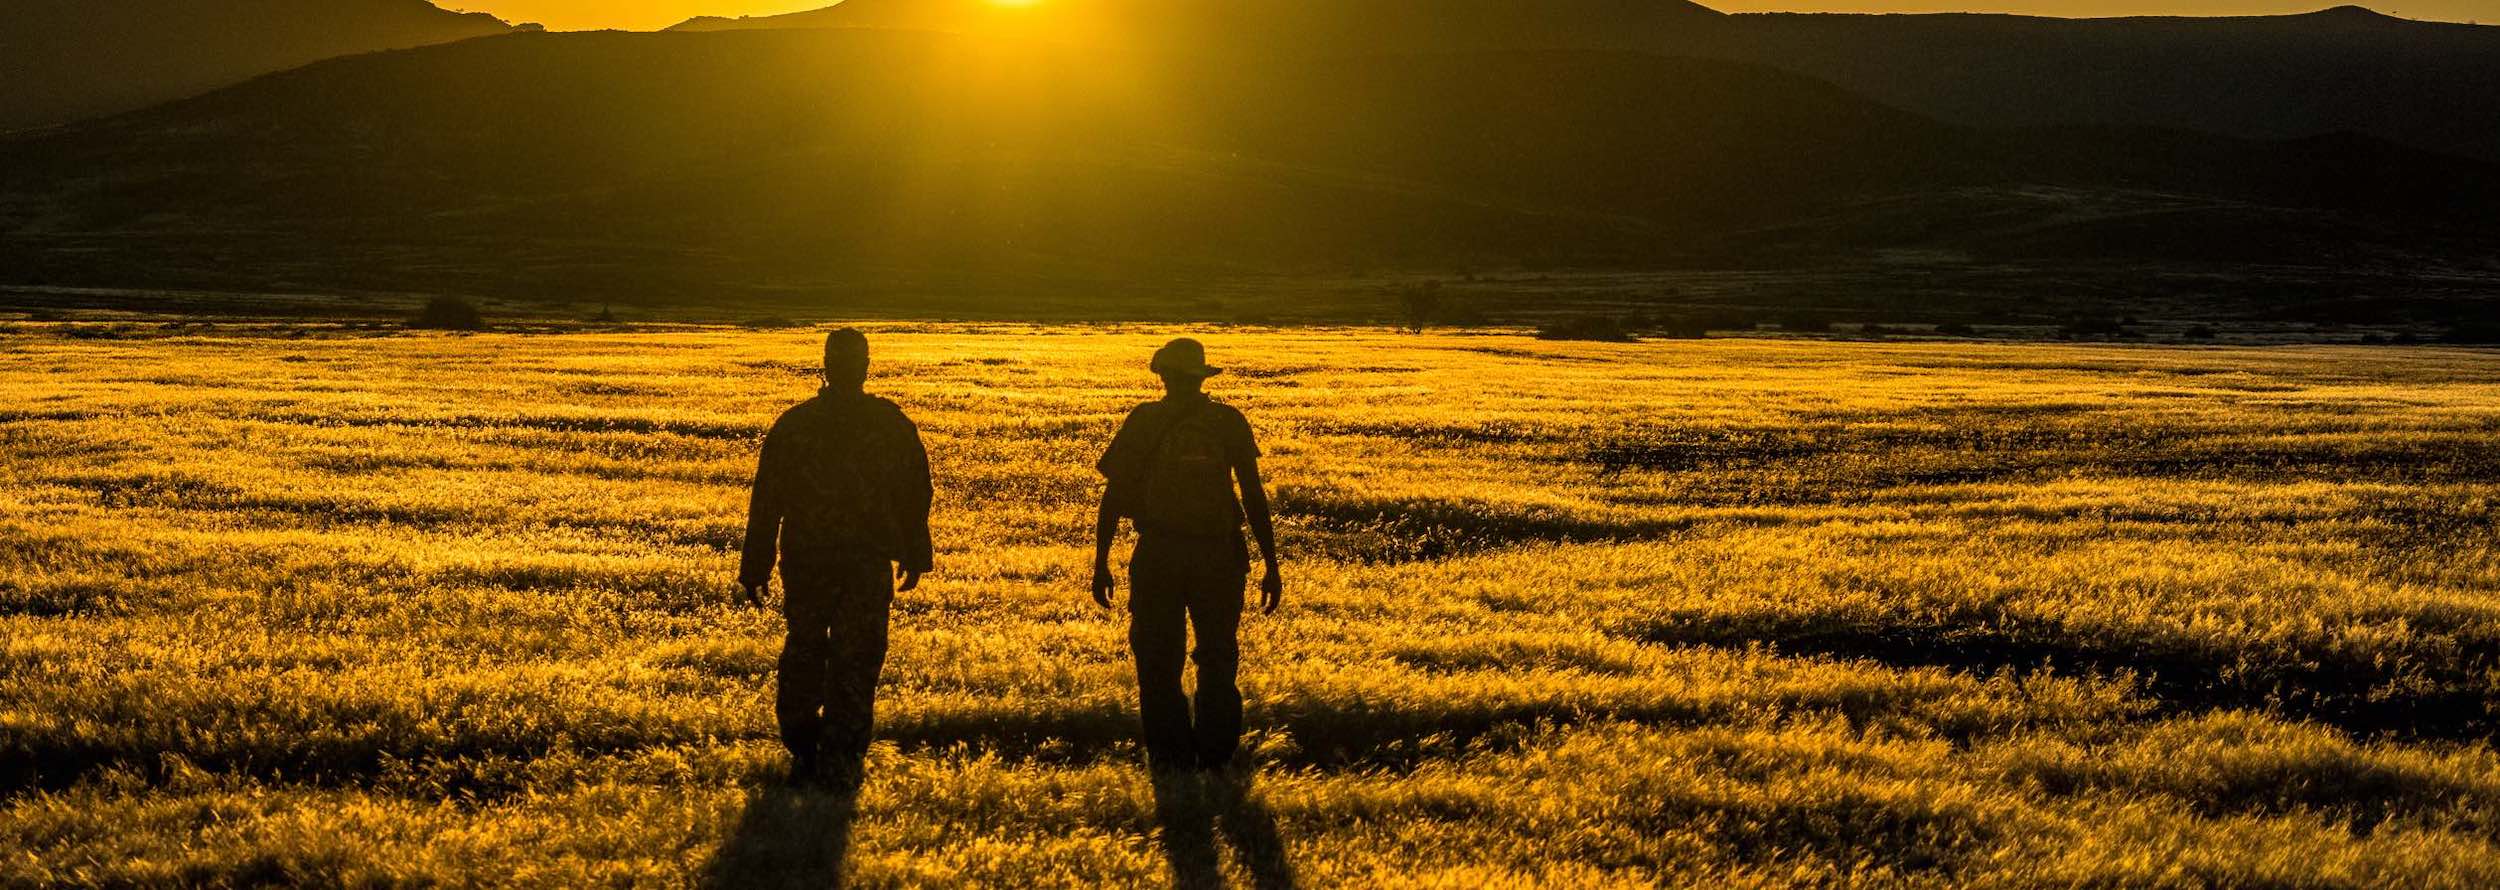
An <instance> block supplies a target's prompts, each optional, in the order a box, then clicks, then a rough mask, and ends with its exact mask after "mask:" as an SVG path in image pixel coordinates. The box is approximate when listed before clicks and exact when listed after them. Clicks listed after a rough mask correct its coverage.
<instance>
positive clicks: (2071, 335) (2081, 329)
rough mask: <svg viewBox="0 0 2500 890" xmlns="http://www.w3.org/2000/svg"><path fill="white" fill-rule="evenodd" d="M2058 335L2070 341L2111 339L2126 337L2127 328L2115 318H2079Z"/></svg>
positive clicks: (2060, 330) (2061, 329)
mask: <svg viewBox="0 0 2500 890" xmlns="http://www.w3.org/2000/svg"><path fill="white" fill-rule="evenodd" d="M2057 333H2058V335H2059V336H2062V337H2065V338H2066V339H2068V340H2092V339H2109V338H2114V337H2124V336H2126V335H2127V326H2126V325H2125V324H2123V323H2121V322H2120V321H2119V320H2118V319H2115V318H2078V319H2075V320H2073V321H2070V322H2067V323H2066V326H2065V327H2062V328H2059V329H2058V332H2057Z"/></svg>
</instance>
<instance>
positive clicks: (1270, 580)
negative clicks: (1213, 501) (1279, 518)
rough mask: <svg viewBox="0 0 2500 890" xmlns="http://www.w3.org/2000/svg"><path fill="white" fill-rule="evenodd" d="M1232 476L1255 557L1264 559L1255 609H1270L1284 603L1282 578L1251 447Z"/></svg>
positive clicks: (1273, 530)
mask: <svg viewBox="0 0 2500 890" xmlns="http://www.w3.org/2000/svg"><path fill="white" fill-rule="evenodd" d="M1233 478H1234V479H1235V480H1236V481H1238V482H1240V483H1241V511H1242V513H1244V514H1246V515H1247V516H1248V517H1249V519H1250V536H1251V537H1253V538H1256V539H1258V542H1259V556H1260V557H1261V558H1263V559H1265V560H1266V561H1267V575H1266V576H1265V577H1262V578H1260V579H1259V608H1260V609H1262V610H1264V611H1268V612H1274V611H1276V608H1277V607H1278V606H1281V605H1284V603H1285V577H1284V575H1282V574H1280V573H1279V570H1278V563H1279V561H1280V560H1279V559H1278V557H1277V554H1276V518H1275V516H1274V514H1272V513H1271V512H1270V511H1269V509H1268V506H1267V484H1266V483H1265V482H1264V481H1262V480H1261V479H1260V478H1259V455H1258V452H1257V451H1256V450H1255V449H1254V450H1252V451H1250V452H1248V453H1245V454H1243V455H1241V457H1240V458H1239V459H1238V460H1237V461H1236V462H1235V463H1234V464H1233Z"/></svg>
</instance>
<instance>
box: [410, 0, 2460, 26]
mask: <svg viewBox="0 0 2500 890" xmlns="http://www.w3.org/2000/svg"><path fill="white" fill-rule="evenodd" d="M1039 2H1043V3H1047V2H1050V0H1039ZM2341 2H2345V0H1701V3H1702V5H1704V6H1708V7H1711V8H1713V9H1718V10H1723V11H1727V12H1766V11H1776V12H2017V13H2025V14H2030V15H2063V16H2103V15H2268V14H2275V13H2286V12H2308V11H2311V10H2315V9H2319V8H2322V7H2326V6H2333V5H2337V4H2338V3H2341ZM2359 2H2360V5H2363V6H2368V7H2370V8H2372V9H2376V10H2378V11H2380V12H2384V13H2388V14H2390V15H2400V16H2404V17H2406V18H2417V19H2442V20H2448V21H2481V22H2484V23H2486V24H2500V0H2359ZM441 5H442V6H445V7H450V8H456V9H464V10H471V11H480V12H491V13H494V14H495V15H498V16H501V17H503V18H504V19H505V20H508V21H515V22H537V23H539V24H542V25H546V26H547V27H549V28H553V29H556V30H578V29H588V28H630V29H637V30H641V29H652V28H665V27H668V26H669V25H673V24H676V23H678V22H682V21H685V20H686V19H689V18H692V17H694V16H698V15H727V16H737V15H773V14H777V13H784V12H798V11H800V10H805V9H815V8H817V7H821V6H830V5H832V0H442V2H441Z"/></svg>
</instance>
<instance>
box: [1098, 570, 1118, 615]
mask: <svg viewBox="0 0 2500 890" xmlns="http://www.w3.org/2000/svg"><path fill="white" fill-rule="evenodd" d="M1119 589H1120V582H1119V581H1118V580H1116V579H1113V578H1112V577H1111V564H1110V563H1104V562H1098V563H1095V564H1094V605H1097V606H1101V607H1103V608H1105V609H1108V608H1111V594H1112V593H1113V592H1115V591H1118V590H1119Z"/></svg>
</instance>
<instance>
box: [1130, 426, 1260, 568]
mask: <svg viewBox="0 0 2500 890" xmlns="http://www.w3.org/2000/svg"><path fill="white" fill-rule="evenodd" d="M1258 456H1259V444H1258V437H1257V435H1256V434H1254V433H1252V432H1251V430H1250V420H1249V418H1246V417H1243V416H1242V414H1241V411H1240V410H1238V409H1235V408H1234V407H1232V406H1230V405H1226V404H1224V403H1222V402H1218V401H1215V400H1213V399H1209V398H1206V397H1204V396H1200V397H1196V398H1188V399H1179V400H1175V399H1168V398H1167V399H1164V400H1162V401H1157V402H1147V403H1146V404H1143V405H1139V406H1137V408H1136V409H1135V410H1133V411H1130V412H1129V415H1128V420H1127V421H1125V422H1123V423H1121V424H1120V431H1119V433H1118V434H1117V435H1114V436H1112V437H1111V447H1110V448H1108V449H1106V450H1104V452H1103V455H1102V461H1101V462H1100V463H1099V464H1097V465H1096V468H1097V469H1099V470H1101V471H1102V474H1103V476H1104V478H1106V479H1108V480H1110V485H1111V491H1110V492H1109V493H1108V494H1107V496H1108V497H1110V498H1111V500H1112V504H1113V509H1114V510H1115V511H1116V512H1118V513H1119V515H1122V516H1126V517H1128V518H1129V519H1131V520H1133V521H1135V522H1136V523H1137V528H1138V530H1139V531H1140V532H1141V533H1167V534H1183V535H1205V536H1217V535H1231V536H1233V537H1236V538H1238V532H1239V530H1240V528H1241V522H1242V511H1241V498H1240V497H1239V496H1238V495H1237V494H1236V493H1235V491H1234V489H1233V478H1234V473H1235V471H1237V470H1239V469H1241V468H1244V467H1250V466H1255V465H1256V463H1257V460H1258Z"/></svg>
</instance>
